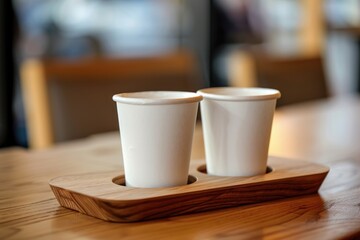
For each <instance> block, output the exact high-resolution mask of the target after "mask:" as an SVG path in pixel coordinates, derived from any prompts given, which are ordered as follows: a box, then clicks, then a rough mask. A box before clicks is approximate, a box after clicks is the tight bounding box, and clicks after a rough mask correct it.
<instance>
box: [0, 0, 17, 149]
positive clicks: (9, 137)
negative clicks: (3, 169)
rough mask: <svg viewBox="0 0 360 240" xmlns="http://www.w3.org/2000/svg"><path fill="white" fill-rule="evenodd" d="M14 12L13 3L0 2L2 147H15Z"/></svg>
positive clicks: (0, 129)
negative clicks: (13, 112) (13, 105)
mask: <svg viewBox="0 0 360 240" xmlns="http://www.w3.org/2000/svg"><path fill="white" fill-rule="evenodd" d="M14 23H15V21H14V11H13V7H12V2H11V1H0V147H6V146H11V145H14V143H15V140H14V139H15V138H14V126H13V123H14V119H13V114H12V99H13V93H14V57H13V45H14V40H15V34H16V33H15V32H16V31H15V27H14Z"/></svg>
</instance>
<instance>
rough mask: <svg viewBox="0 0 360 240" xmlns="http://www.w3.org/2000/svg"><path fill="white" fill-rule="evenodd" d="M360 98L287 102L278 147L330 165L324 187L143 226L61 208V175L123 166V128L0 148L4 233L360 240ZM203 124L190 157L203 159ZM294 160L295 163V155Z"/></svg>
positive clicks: (276, 134)
mask: <svg viewBox="0 0 360 240" xmlns="http://www.w3.org/2000/svg"><path fill="white" fill-rule="evenodd" d="M359 123H360V99H359V98H358V97H353V98H346V99H339V100H337V99H330V100H328V101H321V102H316V103H313V104H304V105H303V104H301V105H299V106H292V107H288V108H287V107H284V108H283V109H281V111H277V112H276V114H275V119H274V127H273V132H272V140H271V144H270V153H271V154H273V155H274V154H275V155H279V156H282V157H285V158H288V159H303V160H307V161H311V162H315V163H320V164H324V165H326V166H328V167H329V168H330V172H329V174H328V175H327V177H326V179H325V181H324V182H323V184H322V186H321V188H320V190H319V193H318V194H310V195H305V196H298V197H293V198H286V199H281V200H274V201H268V202H264V203H258V204H251V205H245V206H239V207H232V208H225V209H219V210H213V211H207V212H201V213H195V214H187V215H181V216H176V217H169V218H164V219H159V220H152V221H145V222H137V223H111V222H105V221H102V220H99V219H96V218H93V217H89V216H87V215H85V214H81V213H77V212H75V211H72V210H69V209H66V208H63V207H61V206H59V204H58V202H57V200H56V198H55V196H54V194H53V193H52V191H51V189H50V187H49V184H48V181H49V180H50V179H52V178H54V177H56V176H63V175H77V174H88V173H91V172H106V171H117V170H118V169H119V174H120V169H121V168H122V167H121V154H120V148H119V144H120V141H119V136H118V133H110V134H104V135H99V136H94V137H91V138H87V139H83V140H80V141H73V142H69V143H66V144H61V145H58V146H56V147H54V148H51V149H47V150H42V151H27V150H24V149H20V148H10V149H3V150H0V181H1V184H0V216H1V217H0V239H115V238H116V239H356V238H359V237H360V207H359V206H360V149H359V147H358V146H359V142H360V128H359ZM201 136H202V135H201V126H197V129H196V132H195V138H194V149H193V155H192V159H193V161H194V162H196V159H203V158H204V151H203V142H202V138H201ZM289 161H292V160H289Z"/></svg>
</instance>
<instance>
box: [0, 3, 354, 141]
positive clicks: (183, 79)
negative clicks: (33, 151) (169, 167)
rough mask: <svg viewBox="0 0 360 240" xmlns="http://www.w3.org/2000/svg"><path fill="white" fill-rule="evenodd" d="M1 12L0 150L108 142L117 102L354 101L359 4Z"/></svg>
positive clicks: (37, 6) (51, 7)
mask: <svg viewBox="0 0 360 240" xmlns="http://www.w3.org/2000/svg"><path fill="white" fill-rule="evenodd" d="M0 4H1V7H0V11H1V18H0V31H1V36H2V37H1V40H0V51H1V59H0V147H7V146H14V145H15V146H16V145H18V146H24V147H31V148H45V147H49V146H51V145H53V144H55V143H56V142H63V141H68V140H71V139H77V138H81V137H86V136H89V135H91V134H96V133H100V132H106V131H113V130H117V128H118V127H117V116H116V109H115V104H114V103H113V102H112V100H111V96H112V95H113V94H116V93H120V92H126V91H142V90H186V91H196V90H197V89H200V88H204V87H214V86H238V87H251V86H260V87H273V88H277V89H279V90H280V91H281V92H282V99H281V101H279V103H278V107H286V106H288V105H292V104H299V103H301V102H305V101H316V100H318V99H322V98H328V97H342V96H346V95H348V94H358V93H359V92H360V87H359V86H360V72H359V69H360V67H359V66H360V64H359V55H360V0H316V1H313V0H196V1H191V0H131V1H130V0H13V1H2V2H1V3H0Z"/></svg>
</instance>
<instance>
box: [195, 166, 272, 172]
mask: <svg viewBox="0 0 360 240" xmlns="http://www.w3.org/2000/svg"><path fill="white" fill-rule="evenodd" d="M197 170H198V171H199V172H201V173H205V174H207V170H206V164H204V165H201V166H200V167H198V169H197ZM272 171H273V169H272V167H270V166H267V167H266V173H265V174H268V173H271V172H272Z"/></svg>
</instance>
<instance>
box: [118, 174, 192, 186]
mask: <svg viewBox="0 0 360 240" xmlns="http://www.w3.org/2000/svg"><path fill="white" fill-rule="evenodd" d="M196 181H197V178H196V177H194V176H192V175H189V176H188V180H187V184H186V185H189V184H192V183H195V182H196ZM112 182H113V183H115V184H116V185H120V186H124V187H131V186H126V183H125V175H120V176H116V177H114V178H113V179H112ZM182 186H183V185H182ZM173 187H177V186H173ZM131 188H135V187H131Z"/></svg>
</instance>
